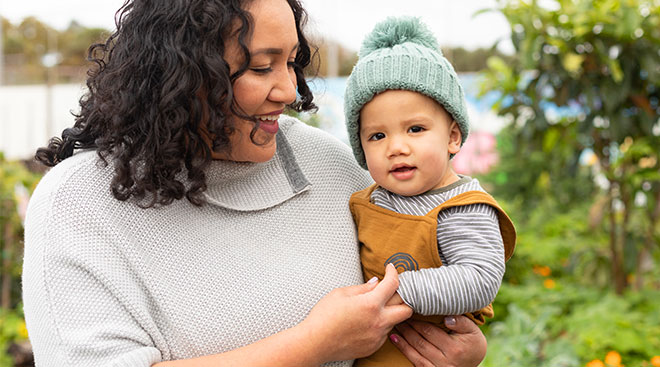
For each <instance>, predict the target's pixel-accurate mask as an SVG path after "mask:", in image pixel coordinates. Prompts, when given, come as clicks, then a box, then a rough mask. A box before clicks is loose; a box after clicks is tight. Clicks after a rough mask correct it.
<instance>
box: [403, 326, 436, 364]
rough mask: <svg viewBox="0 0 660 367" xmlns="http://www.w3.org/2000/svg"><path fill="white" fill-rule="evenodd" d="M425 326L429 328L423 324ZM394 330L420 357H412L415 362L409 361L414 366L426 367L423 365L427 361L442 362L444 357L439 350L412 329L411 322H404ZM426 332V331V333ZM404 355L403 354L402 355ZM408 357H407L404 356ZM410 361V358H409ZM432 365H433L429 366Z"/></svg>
mask: <svg viewBox="0 0 660 367" xmlns="http://www.w3.org/2000/svg"><path fill="white" fill-rule="evenodd" d="M425 324H426V325H428V326H430V327H433V326H431V324H428V323H425ZM435 328H436V329H438V330H440V332H443V331H442V329H440V328H438V327H435ZM396 330H397V331H398V332H399V333H401V335H402V336H403V337H404V338H405V340H406V342H407V343H408V344H409V345H410V346H412V348H413V349H415V351H416V352H417V354H419V355H420V357H417V356H413V357H414V358H416V359H415V360H412V359H411V360H410V361H411V362H413V364H414V365H415V366H426V364H425V363H427V362H429V361H436V362H437V361H439V360H444V358H445V355H444V353H443V351H442V350H441V349H439V348H438V346H437V345H436V344H435V343H431V342H430V341H428V340H427V339H426V338H425V337H424V336H423V335H422V334H421V333H420V332H419V331H417V330H416V329H415V328H413V327H412V325H411V322H404V323H403V324H399V325H397V326H396ZM426 332H428V331H426ZM404 354H405V353H404ZM406 357H408V355H406ZM409 359H410V358H409ZM429 365H433V364H429Z"/></svg>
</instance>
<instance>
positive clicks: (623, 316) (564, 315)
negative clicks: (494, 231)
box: [480, 0, 660, 367]
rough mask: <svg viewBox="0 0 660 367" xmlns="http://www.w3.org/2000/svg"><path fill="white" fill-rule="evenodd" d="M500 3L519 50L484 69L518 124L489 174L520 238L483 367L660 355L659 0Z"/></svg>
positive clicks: (658, 358)
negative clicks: (497, 162) (509, 57)
mask: <svg viewBox="0 0 660 367" xmlns="http://www.w3.org/2000/svg"><path fill="white" fill-rule="evenodd" d="M541 3H542V5H543V6H541V5H540V4H541ZM495 11H498V12H501V13H502V14H503V15H504V16H505V17H506V19H507V20H508V21H509V23H510V25H511V31H512V36H511V40H512V43H513V45H514V48H515V50H516V54H515V56H514V57H513V58H512V59H511V60H506V61H505V60H502V59H498V58H491V59H489V61H488V64H489V69H488V70H487V71H486V72H485V73H483V85H482V94H483V95H486V94H489V93H495V94H496V96H497V97H498V98H497V102H496V103H495V105H494V110H495V111H496V112H497V113H498V114H499V115H501V116H503V117H505V118H507V119H508V121H509V124H508V125H507V126H506V127H505V128H504V129H503V130H502V131H501V132H500V134H499V135H498V153H499V154H500V163H499V164H498V166H497V167H495V168H494V170H493V171H492V172H491V173H489V174H487V175H484V176H483V177H480V179H481V180H482V182H483V183H484V185H485V186H486V187H487V188H488V189H489V190H490V191H491V193H492V194H493V195H494V196H495V197H497V198H498V199H500V200H502V201H503V202H502V203H501V204H502V205H503V206H504V208H505V209H506V210H507V211H508V212H509V214H510V215H511V216H512V218H513V220H514V222H515V223H516V227H517V230H518V235H519V236H518V243H517V248H516V252H515V255H514V256H513V258H512V259H511V260H510V261H509V263H507V272H506V275H505V282H504V284H503V286H502V288H501V289H500V292H499V294H498V296H497V298H496V300H495V303H494V308H495V319H494V320H493V321H492V322H491V323H488V324H487V325H486V326H485V328H484V331H485V333H486V335H487V338H488V341H489V345H488V355H487V357H486V360H485V361H484V362H483V364H482V366H484V367H491V366H493V367H494V366H513V367H527V366H548V367H550V366H552V367H561V366H589V367H592V366H601V367H604V366H607V367H620V366H622V365H625V366H642V367H644V366H657V365H660V314H658V312H657V305H658V304H660V269H659V267H658V265H657V264H658V263H659V262H660V251H659V250H660V224H659V218H660V1H642V0H623V1H616V0H597V1H586V0H556V1H543V2H540V1H539V2H537V1H514V0H507V1H505V0H501V1H499V2H498V8H497V9H495ZM491 95H492V94H491ZM652 361H653V362H652ZM652 363H653V364H652Z"/></svg>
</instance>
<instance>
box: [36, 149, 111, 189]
mask: <svg viewBox="0 0 660 367" xmlns="http://www.w3.org/2000/svg"><path fill="white" fill-rule="evenodd" d="M111 177H112V172H111V169H110V168H109V165H107V164H104V163H103V162H102V161H101V160H100V158H99V156H98V154H97V153H96V151H93V150H86V151H81V152H78V153H76V154H74V155H73V156H71V157H69V158H67V159H65V160H63V161H62V162H60V163H59V164H57V165H56V166H55V167H53V168H51V169H50V170H48V172H46V174H45V175H44V177H43V178H42V179H41V181H40V182H39V184H38V185H37V188H36V189H35V191H34V194H33V195H32V198H31V199H35V198H40V197H42V196H52V195H62V194H65V193H67V192H71V193H73V192H78V193H79V194H81V193H84V192H85V191H93V192H98V191H99V185H100V184H105V183H107V184H108V188H109V183H110V180H111Z"/></svg>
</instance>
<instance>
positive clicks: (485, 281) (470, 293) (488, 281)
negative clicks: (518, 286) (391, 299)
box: [398, 204, 504, 315]
mask: <svg viewBox="0 0 660 367" xmlns="http://www.w3.org/2000/svg"><path fill="white" fill-rule="evenodd" d="M437 237H438V248H439V249H442V251H441V253H442V255H443V260H444V261H445V263H444V266H441V267H439V268H431V269H421V270H418V271H406V272H403V273H401V274H400V275H399V279H400V285H399V290H398V292H399V294H400V296H401V298H402V299H403V300H404V301H405V302H406V303H407V304H408V305H409V306H411V307H412V308H413V310H415V312H417V313H419V314H422V315H460V314H463V313H466V312H473V311H477V310H479V309H481V308H483V307H485V306H487V305H488V304H490V303H491V302H492V301H493V299H494V298H495V295H496V294H497V291H498V289H499V287H500V285H501V283H502V277H503V276H504V245H503V243H502V236H501V234H500V229H499V222H498V219H497V213H496V211H495V209H494V208H492V207H491V206H489V205H486V204H472V205H467V206H461V207H454V208H450V209H447V210H444V211H441V212H440V214H439V216H438V229H437Z"/></svg>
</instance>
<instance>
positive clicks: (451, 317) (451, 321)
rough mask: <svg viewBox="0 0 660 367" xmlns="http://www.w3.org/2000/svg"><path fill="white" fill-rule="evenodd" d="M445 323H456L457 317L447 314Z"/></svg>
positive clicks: (452, 324)
mask: <svg viewBox="0 0 660 367" xmlns="http://www.w3.org/2000/svg"><path fill="white" fill-rule="evenodd" d="M445 325H449V326H454V325H456V318H455V317H454V316H446V317H445Z"/></svg>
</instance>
